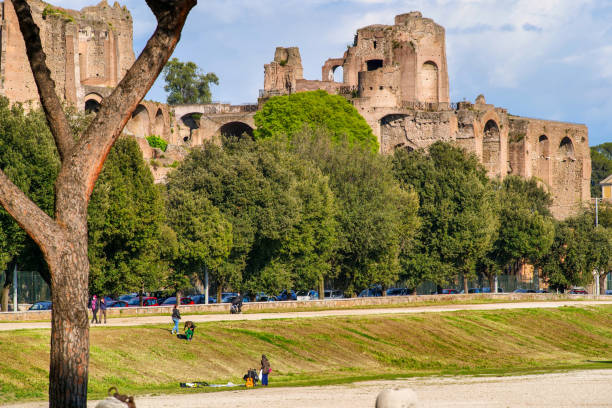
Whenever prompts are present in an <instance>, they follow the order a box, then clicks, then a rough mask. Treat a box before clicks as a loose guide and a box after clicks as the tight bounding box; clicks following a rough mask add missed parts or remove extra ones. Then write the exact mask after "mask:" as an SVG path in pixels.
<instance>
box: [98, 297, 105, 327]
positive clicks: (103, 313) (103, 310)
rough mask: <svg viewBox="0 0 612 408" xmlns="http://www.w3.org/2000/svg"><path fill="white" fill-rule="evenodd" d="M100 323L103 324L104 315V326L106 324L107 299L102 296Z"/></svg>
mask: <svg viewBox="0 0 612 408" xmlns="http://www.w3.org/2000/svg"><path fill="white" fill-rule="evenodd" d="M99 299H100V323H102V315H104V324H106V298H105V297H104V296H101V297H100V298H99Z"/></svg>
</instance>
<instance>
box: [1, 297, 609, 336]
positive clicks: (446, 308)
mask: <svg viewBox="0 0 612 408" xmlns="http://www.w3.org/2000/svg"><path fill="white" fill-rule="evenodd" d="M610 304H612V300H596V301H592V300H583V301H572V300H567V301H554V302H521V303H484V304H472V305H441V306H418V307H403V308H379V309H340V310H323V311H306V312H283V313H253V314H241V315H230V314H212V315H186V316H183V320H191V321H194V322H218V321H227V320H265V319H293V318H304V317H324V316H364V315H382V314H407V313H439V312H453V311H459V310H499V309H534V308H535V309H541V308H558V307H562V306H577V307H581V306H594V305H610ZM164 323H168V324H171V322H170V316H168V317H166V316H142V317H120V318H114V319H109V320H108V324H107V326H141V325H148V324H164ZM50 328H51V323H50V322H25V323H19V322H14V323H0V331H6V330H20V329H50Z"/></svg>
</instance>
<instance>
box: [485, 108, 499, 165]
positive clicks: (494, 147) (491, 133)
mask: <svg viewBox="0 0 612 408" xmlns="http://www.w3.org/2000/svg"><path fill="white" fill-rule="evenodd" d="M482 164H483V166H484V167H485V169H486V170H487V172H488V173H489V175H490V176H499V175H501V174H500V171H501V169H500V166H501V139H500V133H499V126H498V125H497V122H495V121H494V120H493V119H491V120H489V121H488V122H487V123H486V124H485V127H484V134H483V137H482Z"/></svg>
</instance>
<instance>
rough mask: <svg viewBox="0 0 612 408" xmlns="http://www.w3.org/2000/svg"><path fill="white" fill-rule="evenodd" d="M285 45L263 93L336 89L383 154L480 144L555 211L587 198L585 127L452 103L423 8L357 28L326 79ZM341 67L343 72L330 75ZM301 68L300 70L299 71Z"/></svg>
mask: <svg viewBox="0 0 612 408" xmlns="http://www.w3.org/2000/svg"><path fill="white" fill-rule="evenodd" d="M280 50H283V49H280ZM285 50H291V53H292V55H294V56H297V57H294V58H293V60H292V63H291V64H289V61H285V60H277V58H276V57H275V61H274V62H272V63H271V64H267V65H265V67H264V70H265V78H266V81H265V83H264V90H263V91H262V92H261V95H260V96H261V97H262V98H261V99H260V103H262V102H264V101H265V99H266V98H267V97H269V96H273V95H279V94H290V93H293V92H303V91H308V90H313V89H324V90H326V91H328V92H330V93H338V94H341V95H344V96H345V97H347V99H348V100H349V101H350V102H351V103H352V104H353V105H354V106H355V108H356V109H357V110H358V111H359V113H360V114H361V115H362V116H363V117H364V118H365V119H366V121H367V122H368V123H369V124H370V126H371V127H372V130H373V132H374V134H375V135H376V136H377V137H378V141H379V143H380V150H381V153H383V154H389V153H392V152H393V151H394V150H395V149H397V148H408V149H419V148H427V147H428V146H430V145H431V144H432V143H434V142H436V141H439V140H442V141H447V142H452V143H454V144H456V145H458V146H460V147H462V148H464V149H465V150H467V151H469V152H472V153H474V154H475V155H476V156H477V157H478V158H479V159H480V161H481V163H482V164H483V166H484V167H485V169H486V170H487V173H488V174H489V176H490V177H494V178H495V177H497V178H503V177H505V176H506V175H508V174H517V175H520V176H523V177H536V178H537V179H538V180H540V181H541V183H542V185H543V186H545V188H546V189H547V190H548V191H549V192H550V193H551V194H552V196H553V205H552V212H553V214H554V215H555V217H557V218H565V217H567V216H569V215H572V214H574V213H576V211H578V209H579V208H580V207H581V205H582V204H583V203H585V202H588V200H589V198H590V192H589V183H590V177H591V159H590V151H589V147H588V146H589V143H588V130H587V127H586V126H584V125H579V124H572V123H562V122H555V121H546V120H540V119H530V118H521V117H516V116H513V115H510V114H508V112H507V110H506V109H503V108H499V107H495V106H493V105H489V104H487V103H486V101H485V98H484V96H482V95H480V96H479V97H478V98H477V99H476V101H475V103H473V104H472V103H469V102H460V103H457V104H451V103H450V97H449V79H448V68H447V64H446V45H445V32H444V28H443V27H441V26H439V25H438V24H436V23H434V22H433V21H432V20H431V19H427V18H423V17H422V15H421V13H419V12H411V13H407V14H402V15H399V16H396V17H395V24H394V25H392V26H388V25H372V26H368V27H364V28H361V29H359V30H357V35H356V36H355V40H354V43H353V46H351V47H349V48H348V49H347V51H346V52H345V53H344V55H343V56H342V57H341V58H331V59H329V60H327V61H326V62H325V63H324V65H323V67H322V78H321V81H311V80H306V79H303V78H301V73H302V67H301V59H300V58H299V51H298V50H297V49H296V48H289V49H285ZM276 54H277V55H278V54H279V49H277V53H276ZM283 61H284V62H283ZM298 63H299V65H298ZM277 65H279V66H280V65H282V66H283V68H284V70H282V71H279V70H278V69H277V67H276V66H277ZM338 67H342V69H343V81H342V82H335V81H334V70H336V69H337V68H338ZM297 72H299V73H300V77H299V78H298V77H297V76H294V74H293V73H297ZM277 75H282V76H283V77H282V78H288V79H289V80H288V81H285V82H283V80H282V78H281V77H277ZM278 84H280V85H281V86H279V85H278ZM283 84H287V86H282V85H283ZM288 84H290V86H289V85H288Z"/></svg>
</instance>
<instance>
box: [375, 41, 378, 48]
mask: <svg viewBox="0 0 612 408" xmlns="http://www.w3.org/2000/svg"><path fill="white" fill-rule="evenodd" d="M377 45H378V43H377V42H376V41H374V49H376V46H377Z"/></svg>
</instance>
